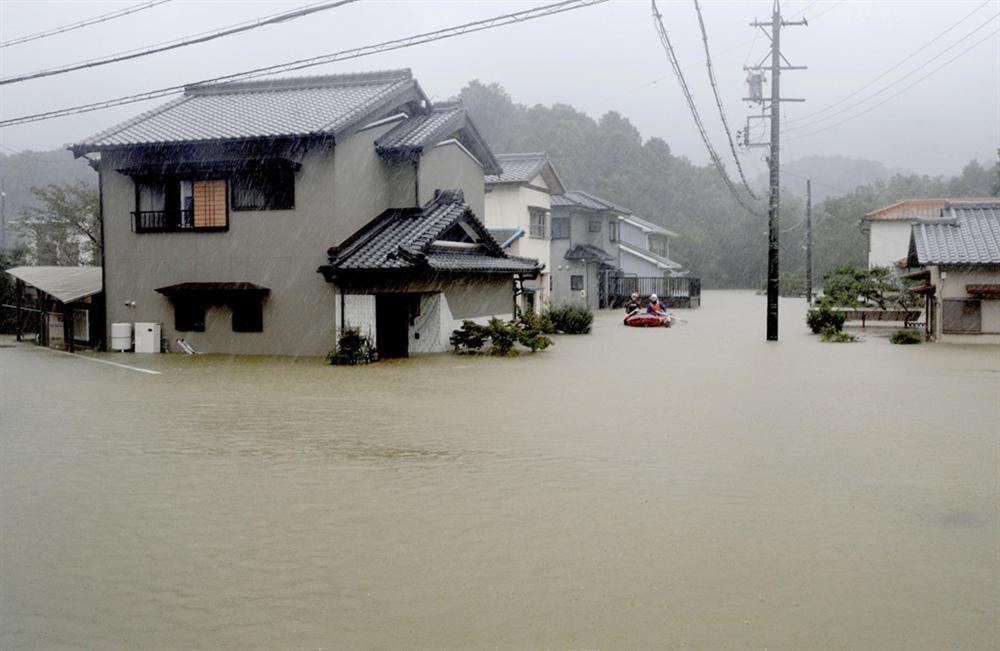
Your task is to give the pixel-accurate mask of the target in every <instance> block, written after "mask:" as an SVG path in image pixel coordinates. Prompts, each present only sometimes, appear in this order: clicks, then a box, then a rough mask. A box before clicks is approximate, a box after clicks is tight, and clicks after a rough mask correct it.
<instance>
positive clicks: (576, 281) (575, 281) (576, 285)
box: [569, 274, 583, 292]
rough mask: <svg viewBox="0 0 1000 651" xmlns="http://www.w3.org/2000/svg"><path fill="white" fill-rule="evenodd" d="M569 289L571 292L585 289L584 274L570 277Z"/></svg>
mask: <svg viewBox="0 0 1000 651" xmlns="http://www.w3.org/2000/svg"><path fill="white" fill-rule="evenodd" d="M569 290H570V291H571V292H582V291H583V276H581V275H575V274H574V275H572V276H570V277H569Z"/></svg>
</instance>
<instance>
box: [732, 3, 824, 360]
mask: <svg viewBox="0 0 1000 651" xmlns="http://www.w3.org/2000/svg"><path fill="white" fill-rule="evenodd" d="M793 25H808V23H807V22H806V20H805V19H804V18H803V19H802V20H799V21H794V22H793V21H785V20H782V18H781V5H780V2H779V0H774V9H773V10H772V13H771V21H770V22H766V23H762V22H760V21H757V20H755V21H754V22H752V23H750V26H751V27H757V28H758V29H760V30H761V31H762V32H764V35H765V36H767V38H768V39H769V40H770V41H771V52H770V53H769V55H768V56H769V57H770V59H771V65H770V66H764V62H765V61H767V58H768V57H764V59H762V60H761V61H760V62H759V63H758V64H757V65H755V66H744V70H747V71H749V72H750V77H749V79H748V82H749V85H750V92H749V97H744V98H743V99H744V100H746V101H749V102H756V103H758V104H760V105H761V115H760V116H759V118H758V117H757V116H754V119H761V120H764V119H768V118H770V121H771V142H770V143H751V142H750V118H747V128H746V131H744V138H745V141H744V144H745V145H746V146H747V147H768V148H769V149H770V155H769V156H768V159H767V163H768V168H769V170H770V178H771V191H770V199H769V201H768V208H767V340H768V341H777V340H778V217H779V185H780V174H779V172H780V165H779V160H780V154H781V144H780V135H781V102H804V101H805V100H802V99H791V98H785V97H782V96H781V71H782V70H805V66H793V65H791V64H790V63H789V62H788V59H786V58H785V57H784V55H783V54H781V28H782V27H788V26H793ZM765 27H770V28H771V30H770V32H768V31H767V30H766V29H765ZM782 61H784V64H782ZM764 70H770V72H771V99H770V103H767V102H766V100H765V99H764V94H763V89H762V84H763V81H764V76H763V75H762V74H761V72H762V71H764ZM768 111H770V114H768Z"/></svg>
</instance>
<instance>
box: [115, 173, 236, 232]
mask: <svg viewBox="0 0 1000 651" xmlns="http://www.w3.org/2000/svg"><path fill="white" fill-rule="evenodd" d="M185 182H188V183H190V184H191V193H192V196H191V202H192V207H191V210H190V211H185V210H184V208H183V207H182V206H181V185H182V184H183V183H185ZM199 182H200V183H205V182H222V183H224V184H225V186H226V187H225V190H224V191H223V192H222V196H223V199H224V201H225V206H224V207H223V210H224V217H225V219H224V223H223V224H221V225H219V224H213V225H211V226H197V225H196V224H197V220H196V217H195V210H194V204H195V199H194V195H195V188H194V186H195V184H196V183H199ZM132 184H133V186H134V190H135V210H134V211H133V212H132V230H133V232H135V233H220V232H226V231H228V230H229V213H230V212H231V211H232V206H231V202H230V196H229V194H230V190H229V188H230V186H231V185H232V183H231V182H230V180H229V178H228V177H227V176H225V175H221V174H168V175H158V176H154V175H144V176H136V177H135V178H133V180H132ZM153 185H159V186H161V187H162V188H163V209H162V210H143V209H142V198H143V196H142V189H143V188H144V187H151V186H153ZM185 212H190V215H188V216H185V214H184V213H185ZM157 214H158V215H159V218H156V217H152V216H154V215H157ZM186 224H189V225H186Z"/></svg>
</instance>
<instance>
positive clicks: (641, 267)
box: [618, 215, 681, 278]
mask: <svg viewBox="0 0 1000 651" xmlns="http://www.w3.org/2000/svg"><path fill="white" fill-rule="evenodd" d="M618 221H619V237H618V248H619V249H620V250H621V252H622V255H621V270H622V273H623V274H625V275H627V276H638V277H642V278H651V277H667V276H673V275H677V274H679V273H680V269H681V265H679V264H677V263H676V262H674V261H673V260H671V259H670V238H672V237H677V233H675V232H673V231H671V230H668V229H666V228H663V227H662V226H659V225H657V224H654V223H652V222H649V221H646V220H645V219H642V218H641V217H636V216H635V215H620V216H619V217H618Z"/></svg>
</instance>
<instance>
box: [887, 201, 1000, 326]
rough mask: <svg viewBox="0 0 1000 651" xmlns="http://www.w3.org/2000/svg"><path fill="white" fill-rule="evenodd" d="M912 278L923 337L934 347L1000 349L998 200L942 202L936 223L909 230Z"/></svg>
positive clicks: (925, 222)
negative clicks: (920, 302)
mask: <svg viewBox="0 0 1000 651" xmlns="http://www.w3.org/2000/svg"><path fill="white" fill-rule="evenodd" d="M907 264H908V266H910V267H922V269H921V270H920V271H919V272H917V273H915V274H909V277H910V278H921V279H922V280H924V281H925V284H924V285H922V286H921V287H919V288H917V289H916V290H915V291H917V292H919V293H921V294H923V295H924V296H925V297H926V301H927V315H928V316H927V331H928V334H930V335H931V336H932V337H934V338H935V339H936V340H938V341H942V342H951V343H991V344H1000V199H993V200H992V201H988V202H986V201H984V202H979V203H968V202H961V203H951V202H946V203H945V205H944V207H943V208H942V210H941V212H940V215H939V217H938V218H937V219H934V220H922V221H920V222H917V223H915V224H913V226H912V227H911V234H910V243H909V254H908V256H907Z"/></svg>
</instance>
